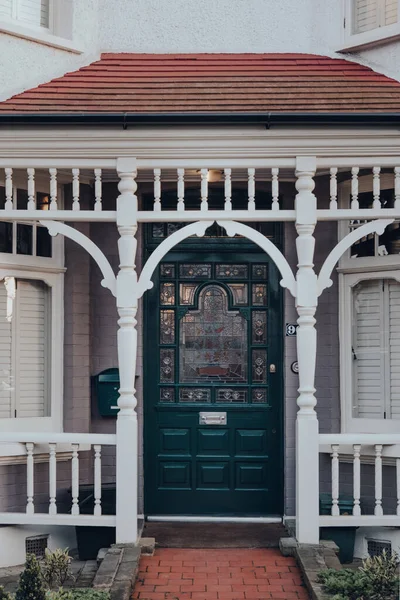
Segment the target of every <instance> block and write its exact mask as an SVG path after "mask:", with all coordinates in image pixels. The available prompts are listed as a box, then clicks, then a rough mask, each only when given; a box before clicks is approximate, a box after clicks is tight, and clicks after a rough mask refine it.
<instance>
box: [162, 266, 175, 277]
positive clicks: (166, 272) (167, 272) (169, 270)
mask: <svg viewBox="0 0 400 600" xmlns="http://www.w3.org/2000/svg"><path fill="white" fill-rule="evenodd" d="M160 276H161V277H162V278H163V279H166V278H170V277H175V265H171V264H170V263H163V264H162V265H161V266H160Z"/></svg>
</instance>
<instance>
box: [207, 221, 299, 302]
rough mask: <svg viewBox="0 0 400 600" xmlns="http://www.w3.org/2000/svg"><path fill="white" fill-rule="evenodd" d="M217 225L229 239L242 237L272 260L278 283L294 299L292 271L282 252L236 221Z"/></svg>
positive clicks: (294, 287) (259, 234)
mask: <svg viewBox="0 0 400 600" xmlns="http://www.w3.org/2000/svg"><path fill="white" fill-rule="evenodd" d="M217 223H218V225H219V226H220V227H223V228H224V229H225V230H226V233H227V234H228V235H229V237H233V236H234V235H236V234H239V235H243V236H244V237H246V238H247V239H249V240H251V241H252V242H254V243H255V244H257V246H259V247H260V248H261V249H262V250H264V252H265V253H266V254H268V256H269V257H270V258H271V259H272V260H273V262H274V263H275V265H276V266H277V268H278V270H279V272H280V274H281V276H282V279H281V281H280V284H281V286H282V287H284V288H287V289H288V290H289V292H290V293H291V294H292V296H293V297H294V298H295V297H296V292H297V284H296V280H295V278H294V275H293V272H292V269H291V268H290V265H289V263H288V261H287V260H286V258H285V257H284V256H283V254H282V252H281V251H280V250H278V248H277V247H276V246H275V244H273V243H272V242H271V240H269V239H268V238H266V237H265V236H264V235H263V234H262V233H260V232H259V231H256V230H255V229H253V228H252V227H249V226H248V225H245V224H244V223H237V222H236V221H217Z"/></svg>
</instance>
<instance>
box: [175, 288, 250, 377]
mask: <svg viewBox="0 0 400 600" xmlns="http://www.w3.org/2000/svg"><path fill="white" fill-rule="evenodd" d="M179 330H180V331H179V338H180V339H179V343H180V352H179V354H180V358H179V381H180V382H181V383H212V382H218V383H247V381H248V373H247V370H248V368H247V362H248V356H247V344H248V340H247V321H246V319H245V318H244V317H243V316H242V315H241V313H240V312H239V311H237V310H228V296H227V293H226V291H225V290H224V289H223V288H222V287H221V286H219V285H216V284H210V285H207V286H205V287H204V288H203V289H202V290H201V292H200V294H199V300H198V308H197V309H193V310H190V311H189V312H187V313H186V315H185V316H184V317H183V318H182V320H181V322H180V327H179Z"/></svg>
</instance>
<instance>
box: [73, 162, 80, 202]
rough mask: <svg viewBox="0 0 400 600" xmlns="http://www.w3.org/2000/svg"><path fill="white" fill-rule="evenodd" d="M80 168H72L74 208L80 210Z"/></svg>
mask: <svg viewBox="0 0 400 600" xmlns="http://www.w3.org/2000/svg"><path fill="white" fill-rule="evenodd" d="M80 208H81V206H80V203H79V169H72V210H80Z"/></svg>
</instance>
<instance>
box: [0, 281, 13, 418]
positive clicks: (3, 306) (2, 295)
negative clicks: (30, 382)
mask: <svg viewBox="0 0 400 600" xmlns="http://www.w3.org/2000/svg"><path fill="white" fill-rule="evenodd" d="M11 327H12V325H11V322H10V321H8V320H7V291H6V288H5V285H4V281H0V418H2V419H4V418H9V417H11V416H13V415H12V398H13V385H14V383H13V376H12V340H11Z"/></svg>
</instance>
